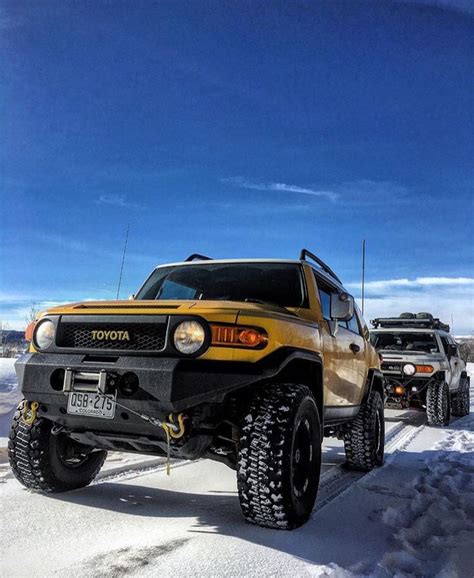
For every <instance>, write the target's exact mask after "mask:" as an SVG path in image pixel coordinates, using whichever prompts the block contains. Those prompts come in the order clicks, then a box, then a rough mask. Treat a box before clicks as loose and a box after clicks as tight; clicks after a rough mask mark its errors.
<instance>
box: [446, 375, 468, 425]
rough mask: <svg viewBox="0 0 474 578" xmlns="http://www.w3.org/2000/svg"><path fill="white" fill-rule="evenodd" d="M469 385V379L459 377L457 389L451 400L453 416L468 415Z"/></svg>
mask: <svg viewBox="0 0 474 578" xmlns="http://www.w3.org/2000/svg"><path fill="white" fill-rule="evenodd" d="M469 386H470V384H469V379H467V378H466V377H464V378H461V379H460V382H459V389H458V391H457V393H456V395H455V396H454V397H453V398H452V400H451V414H452V415H453V416H456V417H464V416H465V415H469V411H470V401H471V400H470V391H469Z"/></svg>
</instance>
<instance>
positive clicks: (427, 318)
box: [370, 313, 469, 425]
mask: <svg viewBox="0 0 474 578" xmlns="http://www.w3.org/2000/svg"><path fill="white" fill-rule="evenodd" d="M371 323H372V325H373V326H374V329H373V330H371V332H370V341H371V342H372V345H374V347H375V348H376V349H377V351H378V352H379V355H380V358H381V368H382V372H383V374H384V377H385V393H386V405H387V406H388V407H397V408H400V407H407V408H408V407H412V408H418V409H421V410H424V411H426V415H427V421H428V424H429V425H447V424H448V423H449V420H450V417H451V414H452V415H453V416H464V415H467V414H468V413H469V377H468V375H467V372H466V364H465V362H464V361H463V360H462V359H461V357H460V353H459V347H458V345H457V343H456V342H455V341H454V339H453V337H452V336H451V335H450V334H449V325H446V324H445V323H442V322H441V321H440V320H439V319H437V318H434V317H433V316H432V315H431V314H430V313H417V314H413V313H402V314H401V315H400V317H380V318H377V319H374V320H373V321H371Z"/></svg>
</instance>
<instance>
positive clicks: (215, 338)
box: [211, 325, 268, 348]
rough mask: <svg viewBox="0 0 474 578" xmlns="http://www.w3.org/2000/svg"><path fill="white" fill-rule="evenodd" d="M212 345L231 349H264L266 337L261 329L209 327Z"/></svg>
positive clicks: (233, 326) (224, 326)
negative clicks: (226, 346) (225, 346)
mask: <svg viewBox="0 0 474 578" xmlns="http://www.w3.org/2000/svg"><path fill="white" fill-rule="evenodd" d="M211 331H212V345H229V346H231V347H260V348H262V347H265V345H266V344H267V342H268V335H267V334H266V332H265V331H263V330H262V329H255V328H253V327H239V326H238V325H211Z"/></svg>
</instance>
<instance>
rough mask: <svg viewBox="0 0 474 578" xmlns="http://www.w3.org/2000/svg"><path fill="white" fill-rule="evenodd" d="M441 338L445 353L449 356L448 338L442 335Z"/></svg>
mask: <svg viewBox="0 0 474 578" xmlns="http://www.w3.org/2000/svg"><path fill="white" fill-rule="evenodd" d="M440 338H441V343H442V344H443V349H444V353H445V354H446V355H447V354H448V345H449V341H448V338H447V337H444V335H440Z"/></svg>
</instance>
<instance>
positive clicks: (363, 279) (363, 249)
mask: <svg viewBox="0 0 474 578" xmlns="http://www.w3.org/2000/svg"><path fill="white" fill-rule="evenodd" d="M361 293H362V315H364V301H365V239H364V240H363V241H362V287H361Z"/></svg>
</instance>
